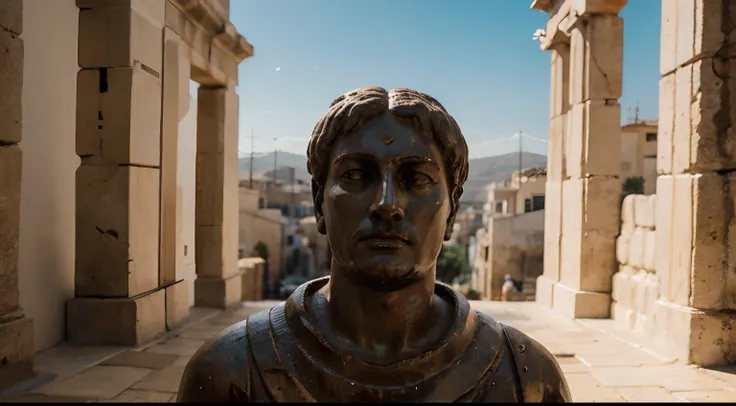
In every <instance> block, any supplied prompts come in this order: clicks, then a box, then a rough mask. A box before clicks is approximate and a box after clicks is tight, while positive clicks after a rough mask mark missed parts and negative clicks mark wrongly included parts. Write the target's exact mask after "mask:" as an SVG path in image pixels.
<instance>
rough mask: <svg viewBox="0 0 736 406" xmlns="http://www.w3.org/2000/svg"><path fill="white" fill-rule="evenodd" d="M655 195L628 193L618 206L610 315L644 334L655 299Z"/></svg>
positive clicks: (620, 322)
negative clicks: (619, 223)
mask: <svg viewBox="0 0 736 406" xmlns="http://www.w3.org/2000/svg"><path fill="white" fill-rule="evenodd" d="M654 208H655V195H648V196H647V195H629V196H626V198H624V201H623V204H622V205H621V233H620V235H619V236H618V238H617V239H616V258H617V259H618V264H619V268H618V272H616V273H615V274H614V275H613V292H612V294H611V296H612V299H613V301H612V303H611V318H613V319H614V320H616V321H617V322H618V323H619V325H621V326H623V327H625V328H627V329H629V330H635V331H638V332H641V333H647V332H648V331H649V330H648V329H649V328H651V321H652V319H653V317H652V313H653V310H654V309H653V303H654V301H656V300H657V299H658V298H659V278H658V277H657V275H656V272H655V265H654V264H655V250H654V248H655V241H656V239H655V233H656V230H655V225H654V224H655V222H654V219H655V217H654Z"/></svg>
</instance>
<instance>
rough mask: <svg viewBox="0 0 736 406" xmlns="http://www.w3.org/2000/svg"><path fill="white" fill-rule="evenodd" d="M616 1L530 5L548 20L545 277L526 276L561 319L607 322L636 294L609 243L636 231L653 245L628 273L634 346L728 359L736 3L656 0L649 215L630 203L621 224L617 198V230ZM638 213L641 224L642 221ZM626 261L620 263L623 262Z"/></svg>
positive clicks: (734, 351)
mask: <svg viewBox="0 0 736 406" xmlns="http://www.w3.org/2000/svg"><path fill="white" fill-rule="evenodd" d="M626 3H627V2H626V0H607V1H600V0H555V1H553V0H536V1H534V2H533V4H532V8H534V9H536V10H540V11H544V12H546V13H548V14H549V17H550V18H549V21H548V23H547V27H546V32H545V35H544V36H543V37H542V38H541V48H542V49H543V50H548V51H550V54H551V101H550V102H551V112H550V113H551V119H550V134H549V140H550V143H549V153H548V168H547V172H548V173H547V175H548V178H547V185H546V188H547V190H546V196H547V201H546V207H545V211H546V215H545V250H544V274H543V275H542V276H541V277H539V278H538V279H537V302H538V303H540V304H542V305H544V306H548V307H551V308H553V309H554V310H555V311H556V312H558V313H559V314H561V315H564V316H566V317H569V318H608V317H610V316H611V307H612V300H611V295H612V292H613V296H614V298H616V299H618V300H617V302H619V301H625V300H623V299H621V298H624V297H626V296H629V295H632V294H634V291H633V288H632V286H633V284H631V283H629V284H624V283H618V280H619V279H621V278H620V277H617V278H616V279H615V280H614V273H616V272H617V271H618V270H619V266H618V262H619V261H617V258H616V239H617V237H618V236H619V235H622V236H625V237H626V238H637V239H639V241H641V236H642V234H643V235H644V240H645V241H647V240H650V241H651V239H653V240H654V241H653V244H648V243H645V245H644V249H645V250H646V252H644V253H643V258H642V259H641V261H642V262H641V268H639V271H637V275H641V276H637V277H636V278H634V277H633V276H632V277H630V278H629V280H636V282H635V284H636V285H638V286H637V287H636V292H649V294H648V295H646V294H645V295H642V294H639V296H638V297H637V299H636V300H637V301H640V302H643V303H646V306H644V305H642V307H637V310H636V312H637V313H640V314H645V315H646V316H647V317H646V319H643V318H642V323H643V324H644V326H642V330H643V331H646V332H647V333H646V334H643V337H642V338H643V340H644V341H646V342H648V343H649V344H648V345H649V346H650V347H651V348H652V349H653V350H655V351H659V352H662V353H664V354H665V355H669V356H671V357H674V358H678V359H679V360H680V361H682V362H687V363H695V364H700V365H706V366H707V365H719V364H731V363H734V362H736V334H733V328H734V327H736V326H735V321H736V312H735V311H734V310H736V299H735V298H736V273H734V271H733V269H734V268H735V266H734V263H733V262H734V260H733V257H734V256H733V255H732V254H731V253H732V252H733V250H734V248H736V208H735V207H734V190H736V187H734V186H733V185H734V177H733V170H734V168H736V142H734V140H736V135H735V134H733V131H734V128H736V127H734V125H733V123H734V115H736V110H734V109H733V103H734V102H733V99H734V97H733V95H734V94H736V88H734V86H736V80H732V79H733V76H734V68H735V67H736V65H734V64H729V58H731V57H732V55H733V47H734V42H733V35H731V34H732V32H733V28H734V27H736V20H735V18H736V2H734V1H730V0H688V1H677V2H669V1H663V2H662V28H661V51H660V52H661V59H660V70H661V80H660V82H659V89H660V97H659V121H658V131H657V134H658V135H657V181H656V183H657V184H656V195H655V196H656V197H654V198H648V199H653V204H654V208H653V209H652V208H647V207H646V205H645V204H644V202H645V200H646V199H644V200H642V199H639V198H632V199H635V201H639V200H641V202H640V205H642V207H644V208H643V209H642V213H639V208H638V207H635V208H634V213H633V217H634V220H633V223H632V220H631V218H630V217H631V213H629V212H628V211H629V209H627V208H626V205H627V204H630V203H625V204H624V206H625V207H624V212H623V217H624V222H623V224H622V222H621V216H620V214H621V210H620V206H621V203H620V202H621V200H620V197H619V184H620V175H621V172H620V171H621V166H620V164H619V163H620V157H619V151H620V148H618V144H619V142H620V139H621V129H620V126H619V122H620V118H621V108H620V105H619V103H618V98H619V97H621V93H622V79H623V78H622V71H623V69H622V58H623V28H624V22H623V20H622V19H621V18H620V17H619V16H618V13H619V12H620V11H621V10H622V9H623V8H624V6H625V5H626ZM646 201H647V202H649V203H651V202H652V201H651V200H646ZM634 206H636V204H635V205H634ZM650 210H651V211H650ZM650 212H653V213H654V214H651V215H652V216H653V217H654V218H653V219H651V218H648V219H647V218H646V216H647V213H650ZM637 217H639V218H640V219H639V220H637ZM632 227H633V230H632ZM637 230H640V231H638V235H639V236H638V237H634V236H635V235H636V234H637ZM629 233H631V234H629ZM652 250H653V251H652ZM637 255H638V254H637ZM645 258H646V259H645ZM649 258H654V264H653V265H652V264H651V260H650V259H649ZM622 259H623V257H622ZM625 260H626V261H629V264H630V261H631V260H632V259H631V254H629V256H628V257H627V258H626V259H625ZM635 261H637V264H639V262H638V261H639V259H635ZM647 262H648V265H647ZM648 267H649V268H652V267H653V269H647V268H648ZM642 269H643V271H645V274H641V272H640V270H642ZM652 270H653V272H647V271H652ZM614 281H616V283H615V284H613V282H614ZM612 285H613V286H612ZM656 287H658V289H657V288H656ZM627 305H629V304H627V303H621V305H620V306H617V305H616V303H614V305H613V307H614V309H616V308H624V309H626V306H627ZM637 306H638V305H637ZM642 312H644V313H642ZM617 313H619V314H620V312H618V311H616V310H614V316H615V317H619V314H617ZM637 319H638V318H637ZM642 323H640V324H642ZM635 324H636V321H634V325H635ZM634 327H635V328H636V326H634Z"/></svg>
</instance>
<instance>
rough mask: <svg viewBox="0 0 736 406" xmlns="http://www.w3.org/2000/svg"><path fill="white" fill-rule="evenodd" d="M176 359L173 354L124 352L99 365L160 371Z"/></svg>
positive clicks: (176, 356)
mask: <svg viewBox="0 0 736 406" xmlns="http://www.w3.org/2000/svg"><path fill="white" fill-rule="evenodd" d="M178 358H179V356H178V355H174V354H158V353H151V352H140V351H124V352H121V353H120V354H117V355H115V356H113V357H111V358H108V359H106V360H104V361H102V362H101V363H100V365H111V366H121V367H139V368H148V369H161V368H165V367H167V366H169V365H171V364H173V363H174V362H175V361H176V360H177V359H178Z"/></svg>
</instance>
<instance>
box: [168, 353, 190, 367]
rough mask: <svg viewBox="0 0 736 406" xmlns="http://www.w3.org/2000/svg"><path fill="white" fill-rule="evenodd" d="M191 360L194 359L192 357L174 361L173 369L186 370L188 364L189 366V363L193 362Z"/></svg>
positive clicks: (183, 357)
mask: <svg viewBox="0 0 736 406" xmlns="http://www.w3.org/2000/svg"><path fill="white" fill-rule="evenodd" d="M191 359H192V357H188V356H180V357H179V358H177V359H176V361H174V363H173V364H171V366H172V367H179V368H184V367H186V366H187V364H189V361H191Z"/></svg>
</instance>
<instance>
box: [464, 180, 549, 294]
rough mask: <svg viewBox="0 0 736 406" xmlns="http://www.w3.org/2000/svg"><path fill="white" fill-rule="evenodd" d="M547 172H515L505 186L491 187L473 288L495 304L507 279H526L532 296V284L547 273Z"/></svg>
mask: <svg viewBox="0 0 736 406" xmlns="http://www.w3.org/2000/svg"><path fill="white" fill-rule="evenodd" d="M546 180H547V169H546V168H530V169H524V170H522V171H521V172H519V171H516V172H514V173H513V174H512V175H511V177H510V179H509V180H507V181H504V182H493V183H490V184H489V185H488V186H487V187H486V191H487V202H486V204H485V205H484V207H483V208H484V210H483V224H484V229H482V231H481V230H479V231H478V232H477V233H476V235H475V245H476V247H477V248H476V249H475V250H474V252H475V258H473V260H472V261H471V264H473V277H472V280H471V286H472V287H473V288H474V289H476V290H478V291H479V292H480V293H481V296H482V297H484V298H486V299H490V300H499V299H500V297H501V285H502V284H503V277H504V275H506V274H510V275H511V277H512V278H514V279H515V280H517V281H524V282H528V283H526V284H525V285H526V288H525V290H524V292H523V293H524V294H525V295H519V296H518V297H521V298H524V297H526V296H531V297H533V294H534V290H533V287H534V284H533V281H534V280H535V278H536V277H537V276H539V275H540V274H541V273H542V264H543V250H544V190H545V183H546Z"/></svg>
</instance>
